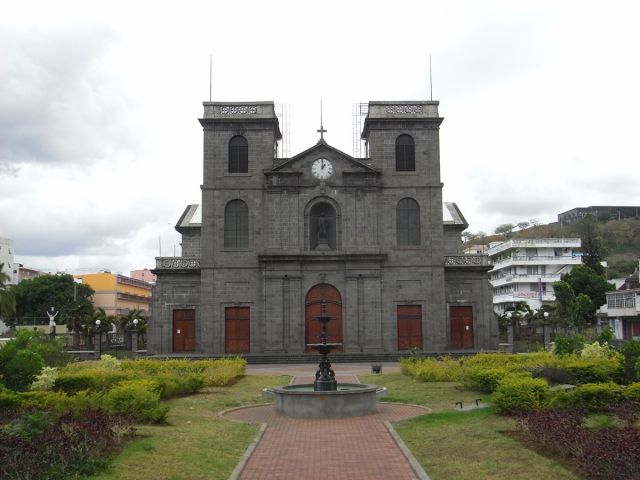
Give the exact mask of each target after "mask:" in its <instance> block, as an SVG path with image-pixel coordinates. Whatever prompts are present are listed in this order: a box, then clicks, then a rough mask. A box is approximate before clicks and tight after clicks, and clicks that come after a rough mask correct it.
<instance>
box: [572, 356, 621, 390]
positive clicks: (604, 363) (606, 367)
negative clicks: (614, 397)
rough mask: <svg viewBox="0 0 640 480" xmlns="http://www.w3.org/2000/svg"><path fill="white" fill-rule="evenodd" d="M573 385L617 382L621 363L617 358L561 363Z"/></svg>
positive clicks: (575, 360)
mask: <svg viewBox="0 0 640 480" xmlns="http://www.w3.org/2000/svg"><path fill="white" fill-rule="evenodd" d="M561 366H562V368H564V369H565V370H566V371H567V372H568V374H569V375H570V376H571V377H572V378H573V379H574V381H573V382H571V383H573V384H584V383H602V382H610V381H616V380H619V379H620V377H621V375H622V362H621V359H620V358H619V357H617V356H614V357H611V358H592V359H570V360H567V361H564V362H562V364H561Z"/></svg>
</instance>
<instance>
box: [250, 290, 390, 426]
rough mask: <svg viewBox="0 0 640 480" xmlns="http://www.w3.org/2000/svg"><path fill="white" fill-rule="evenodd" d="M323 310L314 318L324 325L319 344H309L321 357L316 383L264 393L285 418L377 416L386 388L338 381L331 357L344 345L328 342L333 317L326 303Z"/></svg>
mask: <svg viewBox="0 0 640 480" xmlns="http://www.w3.org/2000/svg"><path fill="white" fill-rule="evenodd" d="M321 307H322V310H321V313H320V315H318V316H317V317H314V318H315V319H316V320H318V321H319V322H320V323H321V328H322V330H321V332H320V343H311V344H308V345H307V346H308V347H311V348H313V349H314V350H317V351H318V353H320V354H321V355H322V358H321V359H320V363H319V365H318V371H317V372H316V379H315V381H314V382H313V384H302V385H286V386H283V387H276V388H266V389H264V390H263V392H264V394H265V395H266V396H269V397H273V399H274V404H275V410H276V413H278V414H280V415H284V416H286V417H295V418H340V417H357V416H361V415H369V414H372V413H377V411H378V410H377V408H376V399H377V397H380V396H384V395H386V393H387V389H386V388H378V387H376V386H375V385H365V384H361V383H338V382H337V381H336V375H335V372H334V371H333V369H332V368H331V361H330V360H329V357H328V355H329V353H331V351H332V350H333V349H334V348H336V347H339V346H341V345H342V344H341V343H328V342H327V340H328V337H329V335H328V334H327V323H328V322H329V321H330V320H331V319H332V318H333V317H331V316H329V315H327V310H326V307H327V306H326V303H325V301H324V300H323V301H322V304H321Z"/></svg>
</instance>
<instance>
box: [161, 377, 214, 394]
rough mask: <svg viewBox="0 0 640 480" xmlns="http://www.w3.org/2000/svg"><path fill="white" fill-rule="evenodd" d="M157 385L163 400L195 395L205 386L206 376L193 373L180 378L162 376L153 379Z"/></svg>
mask: <svg viewBox="0 0 640 480" xmlns="http://www.w3.org/2000/svg"><path fill="white" fill-rule="evenodd" d="M153 381H154V382H156V383H157V385H158V387H159V389H158V391H159V393H160V397H161V398H171V397H175V396H177V395H186V394H188V393H195V392H197V391H198V390H200V389H201V388H202V387H203V386H204V376H203V375H200V374H195V373H192V374H190V375H186V376H182V377H179V376H177V375H168V374H161V375H156V376H154V377H153Z"/></svg>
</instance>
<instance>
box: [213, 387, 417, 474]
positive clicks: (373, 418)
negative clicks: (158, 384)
mask: <svg viewBox="0 0 640 480" xmlns="http://www.w3.org/2000/svg"><path fill="white" fill-rule="evenodd" d="M337 377H338V381H340V382H349V383H351V382H355V381H356V379H355V377H354V376H353V375H338V376H337ZM310 380H311V381H313V380H312V377H306V376H305V377H296V378H295V382H294V383H309V381H310ZM424 413H425V409H423V408H421V407H417V406H413V405H402V404H385V403H379V404H378V413H377V414H374V415H367V416H364V417H354V418H340V419H297V418H288V417H283V416H280V415H276V413H275V412H274V409H273V406H272V405H265V406H259V407H251V408H242V409H238V410H233V411H229V412H227V413H226V414H225V417H227V418H229V419H232V420H236V421H244V422H251V423H264V424H266V425H267V428H266V430H265V431H264V434H263V436H262V438H261V439H260V442H259V443H258V445H257V446H256V448H255V450H254V451H253V453H252V455H251V456H250V458H249V460H248V461H247V462H246V464H245V467H244V469H243V470H242V473H241V474H240V477H239V478H240V479H241V480H262V479H268V480H288V479H291V480H294V479H295V480H315V479H326V478H331V479H335V480H342V479H345V480H346V479H349V480H377V479H380V480H383V479H384V480H405V479H407V480H408V479H416V478H418V477H417V476H416V474H415V473H414V471H413V469H412V468H411V465H410V464H409V462H408V460H407V458H406V457H405V456H404V454H403V453H402V451H401V450H400V449H399V448H398V446H397V444H396V443H395V441H394V440H393V437H392V436H391V434H390V433H389V431H388V430H387V428H386V426H385V424H384V422H385V421H391V422H395V421H399V420H403V419H405V418H410V417H414V416H417V415H422V414H424Z"/></svg>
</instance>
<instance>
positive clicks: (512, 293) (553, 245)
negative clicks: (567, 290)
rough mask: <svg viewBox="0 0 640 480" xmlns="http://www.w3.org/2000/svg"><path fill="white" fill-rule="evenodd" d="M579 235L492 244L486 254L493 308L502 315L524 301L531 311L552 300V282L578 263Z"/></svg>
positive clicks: (553, 298) (513, 240)
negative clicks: (490, 266) (508, 308)
mask: <svg viewBox="0 0 640 480" xmlns="http://www.w3.org/2000/svg"><path fill="white" fill-rule="evenodd" d="M579 248H580V239H579V238H536V239H512V240H508V241H506V242H500V243H492V244H491V245H490V248H489V250H487V252H486V253H487V255H489V262H490V263H491V264H492V265H493V269H492V270H491V271H490V272H489V276H490V278H489V281H490V282H491V285H492V286H493V309H494V311H495V312H496V313H498V314H500V315H501V314H502V313H504V311H505V309H506V308H507V307H509V306H512V305H514V304H515V303H517V302H522V301H525V302H527V303H528V304H529V306H530V307H531V308H532V309H533V310H538V309H539V308H540V307H541V306H542V305H543V304H544V303H548V302H553V301H555V295H554V293H553V283H554V282H557V281H559V280H560V276H561V275H562V274H564V273H568V272H570V271H571V269H572V268H573V266H574V265H580V264H581V263H582V257H581V255H580V254H579V253H577V251H576V250H578V249H579Z"/></svg>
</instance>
